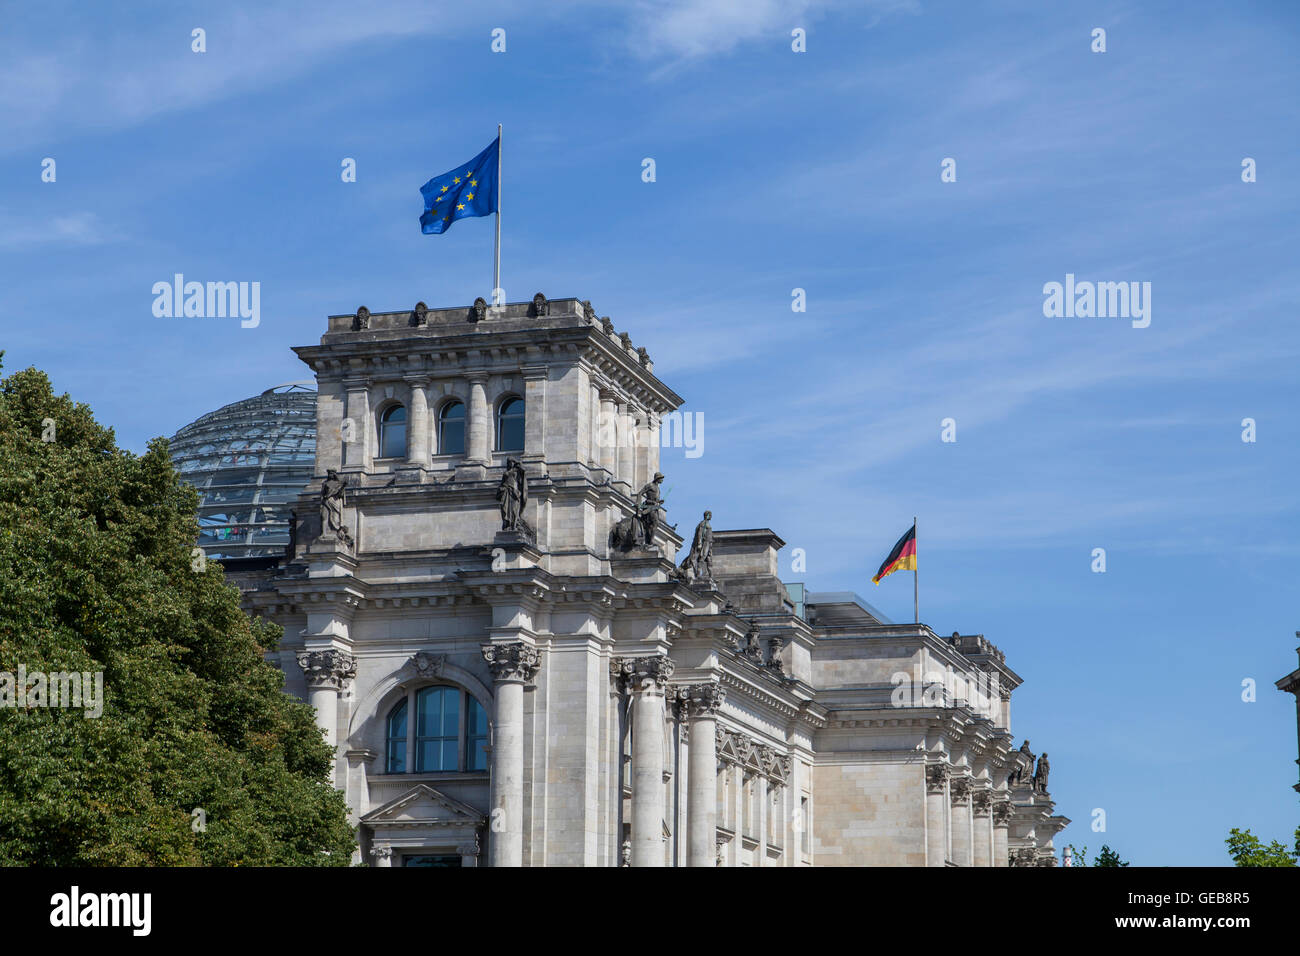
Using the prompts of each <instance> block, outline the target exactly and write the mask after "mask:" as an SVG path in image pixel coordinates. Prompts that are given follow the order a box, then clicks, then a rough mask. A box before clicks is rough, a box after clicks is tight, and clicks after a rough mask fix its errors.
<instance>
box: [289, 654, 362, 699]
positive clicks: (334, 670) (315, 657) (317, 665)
mask: <svg viewBox="0 0 1300 956" xmlns="http://www.w3.org/2000/svg"><path fill="white" fill-rule="evenodd" d="M298 666H299V667H301V668H302V672H303V674H304V675H306V677H307V686H308V687H312V688H316V687H330V688H333V689H334V690H340V691H341V690H343V688H344V687H345V686H347V682H348V681H350V680H351V679H352V678H354V677H356V676H357V659H356V658H355V657H353V656H352V655H351V654H345V653H344V652H343V651H338V650H328V651H303V652H302V653H300V654H299V655H298Z"/></svg>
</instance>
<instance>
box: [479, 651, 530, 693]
mask: <svg viewBox="0 0 1300 956" xmlns="http://www.w3.org/2000/svg"><path fill="white" fill-rule="evenodd" d="M482 651H483V660H485V661H487V665H488V669H489V670H490V671H491V672H492V679H493V680H495V681H496V682H497V683H498V684H504V683H512V682H513V683H526V682H528V681H530V680H532V679H533V676H534V675H535V674H536V673H537V670H538V668H539V667H541V666H542V665H541V657H540V655H539V654H538V653H537V648H535V647H533V646H532V645H531V644H525V643H524V642H523V641H510V642H509V643H506V644H484V645H483V646H482Z"/></svg>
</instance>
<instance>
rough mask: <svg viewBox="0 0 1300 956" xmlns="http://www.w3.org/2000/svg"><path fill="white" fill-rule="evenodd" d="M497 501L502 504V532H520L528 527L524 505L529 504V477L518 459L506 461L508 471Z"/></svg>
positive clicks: (499, 488)
mask: <svg viewBox="0 0 1300 956" xmlns="http://www.w3.org/2000/svg"><path fill="white" fill-rule="evenodd" d="M497 500H498V501H500V502H501V530H502V531H520V530H522V529H523V527H525V526H526V522H525V521H524V505H526V504H527V503H528V476H527V475H526V474H524V466H523V465H522V464H520V463H519V459H518V458H507V459H506V470H505V471H503V472H502V473H501V483H500V484H499V485H497Z"/></svg>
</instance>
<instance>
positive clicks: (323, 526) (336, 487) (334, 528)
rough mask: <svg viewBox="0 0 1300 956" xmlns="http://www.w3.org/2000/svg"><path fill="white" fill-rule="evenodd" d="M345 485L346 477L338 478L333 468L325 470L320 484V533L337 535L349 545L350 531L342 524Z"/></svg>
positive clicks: (346, 482)
mask: <svg viewBox="0 0 1300 956" xmlns="http://www.w3.org/2000/svg"><path fill="white" fill-rule="evenodd" d="M347 485H348V481H347V479H346V478H340V477H339V473H338V472H337V471H336V470H335V469H333V468H331V469H329V471H328V472H326V475H325V480H324V481H323V482H321V486H320V531H321V534H336V535H338V537H339V539H340V540H342V541H343V542H344V543H345V544H347V545H348V546H349V547H350V546H351V545H352V533H351V532H350V531H348V529H347V527H345V526H344V524H343V495H344V489H345V488H347Z"/></svg>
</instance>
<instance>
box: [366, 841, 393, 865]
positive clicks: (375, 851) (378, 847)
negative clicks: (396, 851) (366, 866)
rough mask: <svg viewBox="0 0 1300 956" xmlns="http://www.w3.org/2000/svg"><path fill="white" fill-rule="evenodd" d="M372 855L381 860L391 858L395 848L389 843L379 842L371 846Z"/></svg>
mask: <svg viewBox="0 0 1300 956" xmlns="http://www.w3.org/2000/svg"><path fill="white" fill-rule="evenodd" d="M370 855H371V856H372V857H374V858H375V860H376V861H379V860H391V859H392V858H393V848H392V847H391V846H389V845H388V844H387V843H377V844H375V845H374V846H372V847H371V848H370Z"/></svg>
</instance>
